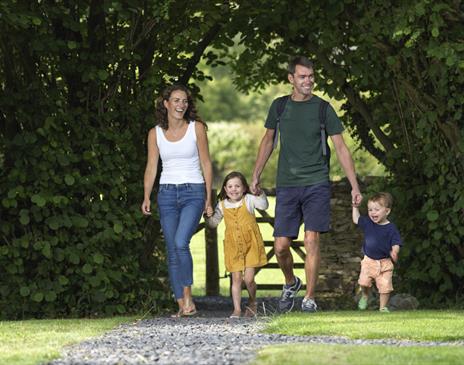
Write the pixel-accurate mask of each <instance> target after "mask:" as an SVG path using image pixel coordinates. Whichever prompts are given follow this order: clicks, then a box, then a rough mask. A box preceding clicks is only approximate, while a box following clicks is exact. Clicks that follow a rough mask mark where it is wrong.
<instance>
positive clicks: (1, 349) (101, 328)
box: [0, 317, 134, 365]
mask: <svg viewBox="0 0 464 365" xmlns="http://www.w3.org/2000/svg"><path fill="white" fill-rule="evenodd" d="M133 319H134V318H132V317H114V318H105V319H56V320H52V319H50V320H28V321H4V322H0V364H5V365H6V364H8V365H33V364H39V363H44V362H48V361H51V360H52V359H54V358H57V357H59V355H60V350H61V349H62V348H63V346H66V345H70V344H74V343H77V342H80V341H83V340H85V339H88V338H90V337H94V336H98V335H100V334H102V333H104V332H106V331H108V330H110V329H112V328H114V327H116V326H118V325H119V324H121V323H125V322H130V321H132V320H133Z"/></svg>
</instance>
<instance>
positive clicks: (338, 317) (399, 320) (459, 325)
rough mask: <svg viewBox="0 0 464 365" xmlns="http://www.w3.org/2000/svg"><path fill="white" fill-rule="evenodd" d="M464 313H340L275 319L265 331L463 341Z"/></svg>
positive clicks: (277, 317)
mask: <svg viewBox="0 0 464 365" xmlns="http://www.w3.org/2000/svg"><path fill="white" fill-rule="evenodd" d="M463 328H464V311H398V312H392V313H380V312H378V311H365V312H359V311H356V312H353V311H337V312H319V313H315V314H311V315H308V314H306V313H301V312H300V313H291V314H287V315H283V316H276V317H274V318H273V319H272V321H271V322H270V323H269V325H268V327H267V329H266V331H267V332H271V333H281V334H285V335H332V336H345V337H349V338H367V339H374V338H393V339H408V340H419V341H423V340H427V341H453V340H459V339H464V331H463Z"/></svg>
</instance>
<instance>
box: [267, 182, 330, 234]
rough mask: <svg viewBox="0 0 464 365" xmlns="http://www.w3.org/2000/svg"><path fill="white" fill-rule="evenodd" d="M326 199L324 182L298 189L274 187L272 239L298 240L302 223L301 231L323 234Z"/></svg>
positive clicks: (326, 223) (326, 220) (327, 222)
mask: <svg viewBox="0 0 464 365" xmlns="http://www.w3.org/2000/svg"><path fill="white" fill-rule="evenodd" d="M330 197H331V184H330V182H328V181H327V182H323V183H318V184H314V185H309V186H302V187H277V189H276V208H275V223H274V237H290V238H296V237H298V233H299V230H300V225H301V223H302V222H304V225H305V228H304V230H305V231H313V232H321V233H323V232H327V231H328V230H329V229H330Z"/></svg>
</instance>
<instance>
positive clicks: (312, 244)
mask: <svg viewBox="0 0 464 365" xmlns="http://www.w3.org/2000/svg"><path fill="white" fill-rule="evenodd" d="M304 245H305V249H306V259H305V274H306V294H305V298H311V299H314V292H315V290H316V284H317V279H318V276H319V266H320V264H321V249H320V233H319V232H313V231H305V238H304Z"/></svg>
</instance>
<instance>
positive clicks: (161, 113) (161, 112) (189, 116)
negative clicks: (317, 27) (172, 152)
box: [155, 84, 206, 130]
mask: <svg viewBox="0 0 464 365" xmlns="http://www.w3.org/2000/svg"><path fill="white" fill-rule="evenodd" d="M177 90H180V91H183V92H185V93H186V94H187V101H188V106H187V110H186V111H185V114H184V118H185V119H186V120H187V123H190V121H192V120H194V121H197V122H200V123H203V124H204V126H205V127H206V123H205V122H203V121H202V120H201V118H200V116H199V115H198V113H197V110H196V108H195V103H194V102H193V99H192V95H191V93H190V90H189V89H188V88H187V87H185V86H184V85H181V84H174V85H171V86H168V87H167V88H165V89H164V90H163V92H162V94H161V95H160V96H159V97H158V99H157V100H156V105H155V119H156V122H155V124H157V125H159V126H160V127H161V128H163V129H164V130H168V128H169V123H168V111H167V109H166V108H165V106H164V101H165V100H166V101H167V100H169V98H170V97H171V94H172V93H173V92H174V91H177Z"/></svg>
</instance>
